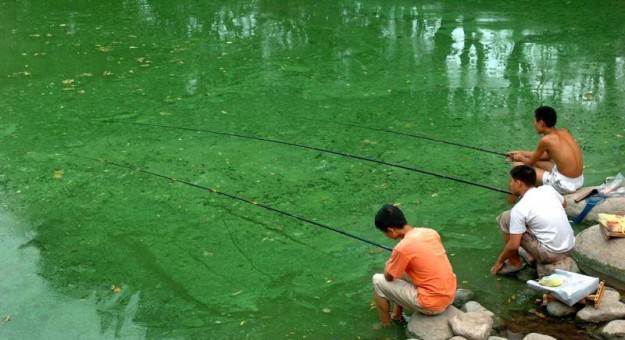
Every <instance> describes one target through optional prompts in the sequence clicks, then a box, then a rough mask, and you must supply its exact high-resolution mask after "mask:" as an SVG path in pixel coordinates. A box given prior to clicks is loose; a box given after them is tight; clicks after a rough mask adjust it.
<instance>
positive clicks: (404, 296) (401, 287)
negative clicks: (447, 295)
mask: <svg viewBox="0 0 625 340" xmlns="http://www.w3.org/2000/svg"><path fill="white" fill-rule="evenodd" d="M373 289H374V290H375V292H376V293H377V294H378V295H379V296H381V297H383V298H385V299H387V300H389V301H391V302H394V303H396V304H398V305H400V306H402V307H404V308H408V309H410V310H412V311H416V312H420V313H423V314H425V315H436V314H440V313H442V312H444V311H445V310H444V309H443V310H442V311H431V310H427V309H425V308H423V307H421V305H419V303H418V302H417V295H418V293H417V287H415V286H414V285H413V284H412V283H411V282H407V281H404V280H398V279H395V280H393V281H390V282H389V281H386V278H384V274H375V275H373Z"/></svg>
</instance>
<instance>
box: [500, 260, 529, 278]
mask: <svg viewBox="0 0 625 340" xmlns="http://www.w3.org/2000/svg"><path fill="white" fill-rule="evenodd" d="M519 262H520V264H518V265H513V264H510V262H509V261H508V260H506V262H504V263H503V267H501V269H500V270H499V271H498V272H497V274H499V275H508V274H514V273H517V272H519V271H520V270H521V269H523V268H525V262H523V261H519Z"/></svg>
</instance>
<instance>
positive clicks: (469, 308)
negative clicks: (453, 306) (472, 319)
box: [462, 301, 495, 319]
mask: <svg viewBox="0 0 625 340" xmlns="http://www.w3.org/2000/svg"><path fill="white" fill-rule="evenodd" d="M462 311H463V312H466V313H470V312H483V313H485V314H486V315H488V316H490V317H491V318H493V319H494V318H495V313H493V312H491V311H489V310H488V309H486V308H485V307H484V306H482V305H480V303H479V302H477V301H469V302H467V303H465V304H464V306H462Z"/></svg>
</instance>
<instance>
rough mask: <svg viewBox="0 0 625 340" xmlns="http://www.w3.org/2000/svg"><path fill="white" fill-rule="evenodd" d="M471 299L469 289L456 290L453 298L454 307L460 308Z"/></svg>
mask: <svg viewBox="0 0 625 340" xmlns="http://www.w3.org/2000/svg"><path fill="white" fill-rule="evenodd" d="M471 299H473V292H472V291H471V290H469V289H463V288H460V289H458V290H456V297H455V298H454V303H453V305H454V307H456V308H460V307H462V306H463V305H464V304H465V303H467V302H468V301H471Z"/></svg>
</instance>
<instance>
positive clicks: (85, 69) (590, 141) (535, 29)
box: [0, 0, 625, 339]
mask: <svg viewBox="0 0 625 340" xmlns="http://www.w3.org/2000/svg"><path fill="white" fill-rule="evenodd" d="M623 20H625V5H624V4H623V3H622V2H619V1H601V2H596V1H595V2H590V1H576V2H566V3H565V2H561V3H544V2H539V1H529V2H527V1H526V2H522V3H512V2H511V3H507V4H506V3H503V4H502V3H500V2H495V1H420V2H414V1H396V2H387V1H238V0H233V1H226V2H221V3H217V2H205V1H150V0H126V1H121V2H113V3H105V2H97V1H95V2H94V1H90V2H81V1H70V0H61V1H54V2H53V1H26V0H22V1H18V0H15V1H3V2H0V32H1V34H0V52H1V55H2V60H1V61H0V90H1V91H2V92H1V93H2V97H1V100H0V142H1V145H2V147H1V148H0V198H1V199H0V258H1V259H2V262H1V263H2V264H1V266H0V317H1V318H2V319H1V320H0V338H3V339H113V338H120V339H227V338H232V339H241V338H250V339H273V338H285V339H300V338H312V339H343V338H346V339H402V338H403V337H404V332H403V329H398V328H392V329H389V330H374V327H373V325H374V324H375V323H377V322H378V320H377V318H378V316H377V312H376V310H375V308H374V307H372V306H373V304H372V302H373V298H372V289H371V282H370V280H371V276H372V275H373V274H374V273H376V272H379V271H381V270H382V268H383V265H384V262H385V261H386V259H387V257H388V256H389V253H388V252H387V251H386V250H383V249H381V248H379V247H375V246H372V245H370V244H367V243H365V242H361V241H358V240H356V239H353V238H350V237H345V236H344V235H340V234H338V233H334V232H331V231H328V230H326V229H323V228H320V227H318V226H315V225H313V224H310V223H306V222H302V221H300V220H297V219H293V218H290V217H288V216H284V215H281V214H277V213H275V212H272V211H268V210H266V209H262V208H261V207H259V206H256V205H254V204H250V203H245V202H242V201H237V200H234V199H231V198H228V197H224V196H221V195H217V194H215V193H212V192H210V191H208V190H203V189H199V188H197V187H193V186H190V185H187V184H184V183H182V182H180V181H173V180H170V179H167V178H165V177H170V178H173V179H180V180H182V181H186V182H189V183H192V184H196V185H198V186H204V187H207V188H211V189H214V190H217V191H220V192H224V193H228V194H231V195H236V196H240V197H243V198H246V199H249V200H250V201H254V202H258V203H261V204H264V205H267V206H270V207H273V208H275V209H278V210H281V211H285V212H289V213H292V214H295V215H297V216H302V217H305V218H308V219H310V220H313V221H315V222H318V223H321V224H325V225H328V226H331V227H333V228H336V229H338V230H342V231H345V232H348V233H350V234H353V235H357V236H359V237H362V238H364V239H367V240H372V241H375V242H379V243H382V244H385V245H388V246H391V247H392V246H393V243H392V241H391V240H388V239H385V238H384V235H382V234H381V233H380V232H378V231H377V230H376V229H375V228H374V226H373V216H374V214H375V212H376V211H377V209H378V208H379V207H380V206H381V205H382V204H384V203H388V202H396V203H400V204H401V207H402V209H403V210H404V211H405V213H406V215H407V218H408V220H409V222H410V223H411V224H413V225H418V226H429V227H432V228H434V229H436V230H438V231H439V233H440V234H441V235H442V237H443V242H444V244H445V247H446V249H447V251H448V254H449V256H450V259H451V261H452V265H453V266H454V269H455V272H456V274H457V277H458V285H459V287H460V288H467V289H471V290H472V291H474V292H475V299H476V300H478V301H479V302H480V303H481V304H482V305H484V306H485V307H486V308H488V309H490V310H492V311H493V312H495V313H496V314H497V315H499V316H501V317H502V318H503V319H504V326H503V327H502V334H501V335H502V336H506V333H505V331H506V329H509V330H511V331H514V332H518V333H529V332H531V331H536V330H540V331H541V332H542V333H545V334H551V335H554V336H558V337H559V336H560V335H562V334H570V336H569V337H568V338H569V339H573V338H575V337H576V336H580V335H578V332H577V328H576V326H575V325H573V324H572V323H566V322H564V323H562V322H559V321H558V322H557V323H558V324H562V325H561V326H559V327H558V328H556V327H554V326H553V325H552V324H553V322H552V321H550V320H542V319H540V318H536V319H531V315H530V316H528V315H529V314H528V313H527V310H528V309H529V308H531V307H532V302H533V300H534V298H536V294H535V292H533V291H530V290H528V289H527V288H526V287H525V285H524V284H523V283H522V282H518V281H516V280H513V279H508V278H501V277H496V276H492V275H490V273H489V270H490V267H491V265H492V264H493V262H494V261H495V259H496V257H497V255H498V254H499V251H500V249H501V247H502V246H503V244H502V241H501V237H500V235H499V231H498V228H497V225H496V223H495V221H494V219H495V217H496V216H497V215H498V214H499V213H500V212H501V211H502V210H504V209H507V208H509V206H507V205H506V204H505V195H503V194H502V193H501V192H498V191H496V190H490V189H487V188H483V187H479V186H475V185H470V184H467V183H462V182H460V181H457V180H454V179H453V178H459V179H462V180H464V181H467V182H471V183H477V184H483V185H486V186H492V187H495V188H501V189H504V190H505V189H507V188H506V185H507V171H508V169H509V164H508V163H506V162H504V160H503V157H502V156H498V155H494V154H491V153H487V152H481V151H476V150H470V149H465V148H461V147H457V146H453V145H449V144H443V143H437V142H434V141H431V140H424V139H419V138H412V137H409V136H406V135H398V134H394V133H391V132H385V131H380V130H379V129H383V130H389V131H392V132H401V133H406V134H417V135H423V136H428V137H433V138H438V139H443V140H447V141H453V142H456V143H460V144H465V145H471V146H475V147H479V148H484V149H489V150H496V151H498V152H505V151H507V150H511V149H533V147H534V145H535V143H536V141H537V140H538V136H536V134H535V132H534V130H533V127H532V119H533V118H532V112H533V109H534V108H535V107H536V106H539V105H543V104H544V105H551V106H553V107H555V108H556V109H557V110H558V112H559V113H560V116H559V121H558V126H559V127H564V128H567V129H569V130H570V131H571V132H572V133H573V135H574V136H575V137H576V138H577V139H578V141H579V142H580V144H581V145H582V146H583V147H584V158H585V176H586V184H587V185H598V184H600V183H601V182H602V181H603V179H605V177H607V176H612V175H614V174H616V173H618V172H619V171H620V172H622V171H625V168H623V162H622V159H623V156H624V155H625V140H624V139H623V136H624V135H625V124H624V119H625V85H624V84H625V52H624V51H625V38H624V34H625V29H624V28H623V25H622V22H623ZM132 123H146V124H157V125H163V126H170V127H156V126H148V125H138V124H132ZM355 125H357V126H355ZM171 126H173V127H185V128H189V129H196V130H211V131H217V132H223V133H230V134H239V135H247V136H255V137H261V138H266V139H272V140H278V141H283V142H287V143H292V144H299V145H305V146H310V147H313V148H317V149H310V148H302V147H297V146H292V145H287V144H279V143H271V142H266V141H262V140H253V139H246V138H240V137H236V136H230V135H219V134H211V133H207V132H202V131H192V130H181V129H176V128H171ZM366 127H370V128H371V127H372V128H375V129H378V130H372V129H368V128H366ZM319 149H324V150H333V151H338V152H341V153H347V154H351V155H358V156H361V157H364V158H371V159H376V160H382V161H385V162H388V163H395V164H400V165H404V166H406V167H411V168H417V169H421V170H426V171H427V172H432V173H435V174H441V175H443V176H433V175H428V174H426V173H423V172H415V171H411V170H407V169H402V168H399V167H393V166H388V165H384V164H379V163H374V162H368V161H366V160H363V159H354V158H349V157H344V156H341V155H337V154H332V153H328V152H324V151H322V150H319ZM84 157H88V158H93V159H103V160H108V161H110V162H116V163H119V164H123V165H124V166H127V167H129V168H122V167H117V166H114V165H111V164H108V163H104V162H100V161H96V160H90V159H87V158H84ZM132 169H142V170H146V171H149V172H154V173H157V174H160V175H162V176H165V177H158V176H151V175H147V174H145V173H142V172H137V171H133V170H132ZM445 176H448V177H453V178H452V179H449V178H444V177H445ZM583 227H584V226H580V227H577V231H579V230H581V229H583ZM519 316H520V317H521V318H529V320H530V321H528V322H527V323H524V324H523V323H521V327H520V328H519V322H518V319H519ZM513 319H516V321H512V320H513ZM506 320H508V323H506V322H505V321H506ZM506 325H507V326H506ZM523 325H525V326H523ZM524 327H525V328H524ZM583 336H584V335H582V337H583Z"/></svg>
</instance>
